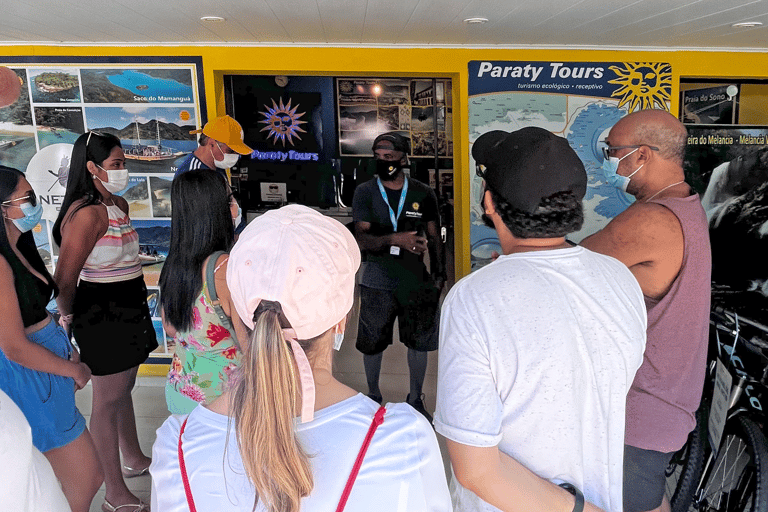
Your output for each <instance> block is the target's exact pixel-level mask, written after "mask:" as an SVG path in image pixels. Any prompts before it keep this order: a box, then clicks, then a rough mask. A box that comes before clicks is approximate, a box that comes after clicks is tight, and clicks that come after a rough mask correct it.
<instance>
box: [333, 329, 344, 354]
mask: <svg viewBox="0 0 768 512" xmlns="http://www.w3.org/2000/svg"><path fill="white" fill-rule="evenodd" d="M339 331H340V329H339V324H336V327H335V329H334V332H333V350H336V351H338V350H339V349H340V348H341V343H342V342H343V341H344V333H343V332H339Z"/></svg>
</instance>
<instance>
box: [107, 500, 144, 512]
mask: <svg viewBox="0 0 768 512" xmlns="http://www.w3.org/2000/svg"><path fill="white" fill-rule="evenodd" d="M126 507H128V510H124V511H122V512H149V505H147V504H146V503H144V502H143V501H141V500H139V502H138V503H126V504H125V505H118V506H114V505H113V504H111V503H110V502H108V501H107V500H104V503H102V504H101V510H102V511H103V512H117V511H119V510H121V509H124V508H126Z"/></svg>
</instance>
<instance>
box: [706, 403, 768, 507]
mask: <svg viewBox="0 0 768 512" xmlns="http://www.w3.org/2000/svg"><path fill="white" fill-rule="evenodd" d="M707 473H708V474H707V476H706V478H705V479H704V482H703V484H702V488H701V490H699V492H698V493H697V496H696V500H695V503H694V506H695V507H696V508H697V509H698V510H699V511H704V512H765V511H766V510H768V443H767V442H766V440H765V436H764V435H763V433H762V432H761V431H760V427H759V426H758V425H757V424H756V423H755V422H754V421H752V420H751V419H749V418H747V417H744V416H737V417H736V418H732V419H730V420H728V423H726V425H725V431H724V432H723V440H722V441H721V442H720V450H718V453H717V458H716V459H715V460H714V461H713V462H712V465H711V467H710V468H709V469H708V471H707Z"/></svg>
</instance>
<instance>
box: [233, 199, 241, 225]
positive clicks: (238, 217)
mask: <svg viewBox="0 0 768 512" xmlns="http://www.w3.org/2000/svg"><path fill="white" fill-rule="evenodd" d="M242 221H243V209H242V208H240V205H237V217H235V218H234V219H233V220H232V222H234V223H235V229H237V226H239V225H240V223H241V222H242Z"/></svg>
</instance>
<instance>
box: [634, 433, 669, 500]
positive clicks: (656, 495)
mask: <svg viewBox="0 0 768 512" xmlns="http://www.w3.org/2000/svg"><path fill="white" fill-rule="evenodd" d="M672 455H674V452H670V453H663V452H657V451H654V450H643V449H642V448H635V447H634V446H629V445H624V512H646V511H647V510H653V509H655V508H658V507H659V506H660V505H661V501H662V500H663V499H664V488H665V483H666V479H667V477H666V474H665V471H666V470H667V466H668V465H669V462H670V461H671V460H672Z"/></svg>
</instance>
